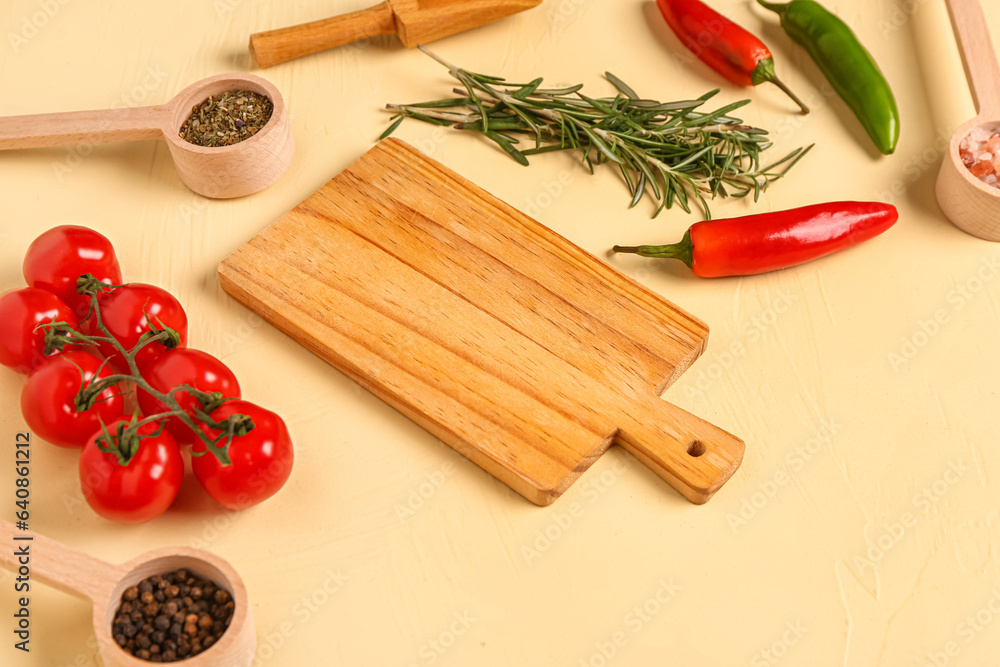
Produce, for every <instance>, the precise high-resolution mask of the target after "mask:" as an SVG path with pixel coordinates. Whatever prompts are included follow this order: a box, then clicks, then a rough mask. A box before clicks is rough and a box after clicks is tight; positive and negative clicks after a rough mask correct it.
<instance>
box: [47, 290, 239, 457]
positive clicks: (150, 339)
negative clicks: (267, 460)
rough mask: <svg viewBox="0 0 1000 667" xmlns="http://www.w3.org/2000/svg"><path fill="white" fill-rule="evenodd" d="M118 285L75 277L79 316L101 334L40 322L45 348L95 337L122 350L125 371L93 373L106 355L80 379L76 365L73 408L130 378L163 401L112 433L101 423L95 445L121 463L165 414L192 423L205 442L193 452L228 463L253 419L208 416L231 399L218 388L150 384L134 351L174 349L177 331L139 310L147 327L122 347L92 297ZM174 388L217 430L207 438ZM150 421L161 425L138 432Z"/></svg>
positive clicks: (90, 402)
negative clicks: (82, 304)
mask: <svg viewBox="0 0 1000 667" xmlns="http://www.w3.org/2000/svg"><path fill="white" fill-rule="evenodd" d="M118 287H123V285H107V284H106V283H102V282H100V281H97V280H96V279H95V278H94V277H93V276H92V275H91V274H85V275H82V276H80V277H79V278H78V279H77V291H78V292H79V293H80V294H89V295H90V312H89V313H88V314H87V316H86V317H85V318H84V319H85V320H86V319H87V318H89V317H93V318H94V322H95V326H96V327H97V329H98V330H99V331H100V332H101V333H103V334H104V335H103V336H88V335H86V334H83V333H81V332H79V331H76V330H75V329H73V328H72V326H70V325H69V324H68V323H67V322H48V323H43V324H40V325H39V326H40V327H44V328H45V339H46V346H47V347H46V351H47V352H48V351H49V347H48V345H49V344H50V342H51V345H52V347H53V349H59V350H61V349H63V346H65V345H69V344H72V345H93V344H97V343H107V344H109V345H111V346H112V347H113V348H114V349H115V352H116V353H117V354H119V355H121V357H122V359H124V360H125V363H126V364H127V365H128V372H127V373H115V374H113V375H109V376H107V377H105V378H98V374H99V372H100V370H101V369H103V368H104V366H105V365H107V363H108V360H107V359H104V360H103V361H102V363H101V366H100V367H99V368H98V371H97V372H95V373H94V374H93V375H92V376H91V380H90V381H89V382H88V381H86V380H85V377H86V375H85V374H84V371H83V369H82V368H80V367H79V366H77V370H79V372H80V391H79V392H78V394H77V396H76V399H75V401H74V402H75V403H76V409H77V410H78V411H83V410H87V409H89V408H90V407H92V406H93V404H94V403H95V402H96V401H97V399H98V397H100V395H101V394H102V393H103V392H104V390H105V389H108V388H111V387H115V386H117V385H119V384H121V383H123V382H130V383H132V384H134V385H135V387H136V388H137V389H140V390H142V391H144V392H146V393H147V394H149V395H150V396H152V397H153V398H155V399H156V400H157V401H159V402H160V403H162V404H163V405H164V406H166V407H167V410H165V411H163V412H160V413H157V414H154V415H147V416H145V417H143V418H142V419H137V418H133V420H132V421H131V422H129V423H128V425H127V426H126V425H125V423H121V424H119V426H118V428H117V429H116V432H115V433H114V434H112V433H110V432H109V431H108V429H107V427H106V426H105V425H104V424H103V423H102V424H101V430H102V434H101V435H100V436H99V437H98V439H97V440H98V443H97V444H98V447H99V448H100V449H101V451H103V452H106V453H110V454H114V455H115V457H116V458H117V459H118V462H119V463H120V464H121V465H128V463H129V461H131V460H132V457H133V456H134V455H135V453H136V452H137V451H138V450H139V443H140V441H141V439H142V438H144V437H152V436H155V435H157V434H159V432H160V431H161V430H162V429H163V427H164V425H165V424H166V420H167V419H169V418H171V417H176V418H177V419H179V420H180V421H181V422H182V423H183V424H184V425H185V426H187V427H188V428H189V429H191V431H192V432H193V433H194V434H195V436H196V437H197V438H198V439H199V440H201V442H202V443H203V444H204V445H205V451H203V452H199V453H197V454H194V453H192V455H193V456H202V455H204V454H205V453H207V452H211V453H212V454H213V455H214V456H215V457H216V458H217V459H218V460H219V463H221V464H222V465H230V464H231V463H232V461H231V460H230V458H229V444H230V442H231V441H232V439H233V437H234V436H242V435H246V434H247V433H249V432H250V431H251V430H252V429H253V428H254V423H253V420H252V419H251V418H250V417H249V416H248V415H244V414H234V415H230V416H229V417H227V418H226V419H225V420H224V421H221V422H220V421H216V420H214V419H212V418H211V417H210V416H209V415H210V413H211V412H213V411H214V410H215V409H216V408H218V407H219V406H220V405H222V403H224V402H225V401H227V400H230V399H227V398H224V397H223V395H222V394H221V393H219V392H213V393H209V392H204V391H201V390H199V389H197V388H196V387H192V386H191V385H181V386H178V387H173V388H172V389H171V390H170V391H169V392H168V393H163V392H160V391H157V390H156V389H154V388H153V386H152V385H150V384H149V382H147V381H146V380H145V378H143V377H142V373H140V372H139V367H138V365H137V364H136V361H135V358H136V354H137V353H138V352H139V351H140V350H142V349H143V348H144V347H146V346H147V345H150V344H151V343H159V344H161V345H163V346H164V347H165V348H167V349H168V350H171V349H174V348H176V347H177V346H178V345H179V344H180V335H179V334H178V333H177V331H175V330H174V329H171V328H170V327H168V326H166V325H164V324H163V322H162V321H161V320H160V319H159V318H157V317H156V316H150V314H149V313H147V312H146V311H145V310H143V313H144V314H145V316H146V321H147V323H149V328H150V330H149V331H148V332H147V333H145V334H143V336H142V337H141V338H140V340H139V342H138V343H137V344H136V345H135V347H133V348H132V349H131V350H126V349H125V346H124V345H122V343H121V342H120V341H119V340H118V339H116V338H115V337H114V336H113V335H112V334H111V331H110V330H109V329H108V328H107V326H106V325H105V323H104V320H103V319H102V317H101V306H100V303H99V302H98V299H97V295H98V294H99V293H110V292H112V291H113V290H114V289H116V288H118ZM74 365H75V364H74ZM178 391H184V392H187V393H188V395H190V396H192V397H194V398H195V399H196V400H197V401H198V402H199V403H200V404H201V409H200V410H195V411H194V412H195V415H196V416H197V418H198V421H200V422H202V423H203V424H204V425H205V426H207V427H208V428H210V429H212V430H215V431H219V432H220V434H219V435H218V436H217V437H216V438H210V437H209V436H208V435H207V434H206V433H205V432H204V430H203V429H202V428H200V427H199V425H198V424H197V423H195V420H194V419H193V418H192V417H191V414H190V413H189V411H188V410H185V409H184V408H183V407H182V406H181V404H180V402H179V401H178V400H177V397H176V396H175V394H176V392H178ZM151 423H159V424H160V428H159V429H157V430H156V432H155V433H152V434H141V433H139V429H140V428H142V427H143V426H145V425H147V424H151ZM220 443H221V444H220Z"/></svg>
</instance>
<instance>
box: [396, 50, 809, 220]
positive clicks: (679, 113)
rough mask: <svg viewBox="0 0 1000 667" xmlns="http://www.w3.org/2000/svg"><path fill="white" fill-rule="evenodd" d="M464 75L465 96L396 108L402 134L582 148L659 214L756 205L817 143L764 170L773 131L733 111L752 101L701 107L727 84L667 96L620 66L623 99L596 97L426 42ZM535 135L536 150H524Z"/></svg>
mask: <svg viewBox="0 0 1000 667" xmlns="http://www.w3.org/2000/svg"><path fill="white" fill-rule="evenodd" d="M418 48H420V50H421V51H423V52H424V53H426V54H427V55H429V56H430V57H431V58H434V59H435V60H437V61H438V62H439V63H441V64H442V65H444V66H445V67H447V68H448V73H449V74H450V75H451V76H452V77H454V78H455V79H457V80H458V82H459V83H460V84H461V87H460V88H455V89H454V90H453V92H454V93H455V94H456V95H458V97H453V98H449V99H441V100H433V101H430V102H420V103H416V104H387V105H386V109H388V110H389V111H392V112H393V113H394V115H393V118H392V119H393V121H394V122H393V123H392V124H391V125H390V126H389V128H388V129H386V131H385V132H383V133H382V136H381V137H379V139H384V138H385V137H387V136H389V135H390V134H392V132H393V131H395V129H396V128H397V127H399V124H400V123H402V122H403V120H404V119H405V118H416V119H417V120H422V121H424V122H428V123H433V124H435V125H451V126H452V127H454V128H455V129H458V130H472V131H476V132H480V133H481V134H482V135H483V136H485V137H486V138H487V139H490V140H491V141H493V142H495V143H496V144H497V145H498V146H499V147H500V148H501V149H503V151H504V152H506V153H507V154H508V155H510V156H511V157H512V158H513V159H514V160H516V161H517V162H519V163H521V164H523V165H527V164H528V157H529V156H531V155H536V154H538V153H545V152H549V151H555V150H577V151H579V152H580V155H581V159H582V161H583V163H584V164H586V165H587V167H588V169H590V172H591V173H593V172H594V165H595V164H605V163H612V164H615V165H616V166H617V167H618V169H619V171H620V173H621V175H622V178H623V179H624V181H625V184H626V185H627V186H628V189H629V194H630V195H631V196H632V202H631V205H630V207H631V206H635V205H636V204H638V203H639V202H640V201H641V200H642V198H643V196H644V195H646V194H647V193H648V194H650V196H652V197H653V199H654V200H656V201H658V202H659V205H658V206H657V207H656V210H655V211H654V213H653V217H656V216H657V215H659V213H660V211H662V210H663V209H664V208H670V207H672V206H673V205H674V203H677V204H678V205H679V206H680V207H681V208H683V209H684V210H685V211H687V212H688V213H690V212H691V205H690V201H691V199H692V198H694V200H695V201H697V203H698V204H699V205H700V206H701V207H702V208H703V209H704V212H705V217H707V218H710V217H711V212H710V211H709V208H708V201H707V199H714V198H715V197H727V196H731V197H745V196H747V195H749V194H750V193H751V192H752V193H753V197H754V201H756V200H757V199H758V198H759V197H760V193H761V192H762V191H763V190H764V189H765V188H767V186H768V184H769V183H771V182H772V181H774V180H777V179H779V178H781V177H782V176H784V175H785V174H786V173H787V172H788V170H789V169H791V168H792V166H793V165H795V163H796V162H798V161H799V160H800V159H801V158H802V156H803V155H805V154H806V153H807V152H809V149H810V148H812V146H808V147H806V148H798V149H796V150H794V151H792V152H791V153H789V154H788V155H786V156H785V157H783V158H781V159H780V160H778V161H777V162H774V163H771V164H768V165H767V166H763V167H762V166H761V162H760V155H761V153H762V152H763V151H764V150H766V149H767V148H769V147H770V146H771V142H770V141H769V140H768V138H767V132H766V131H765V130H762V129H759V128H756V127H752V126H750V125H745V124H743V121H741V120H740V119H739V118H735V117H733V116H731V115H730V112H732V111H735V110H736V109H739V108H740V107H742V106H745V105H746V104H749V103H750V100H743V101H740V102H734V103H732V104H728V105H726V106H723V107H720V108H718V109H716V110H714V111H708V112H705V111H700V110H699V109H700V108H701V107H702V105H704V104H705V102H707V101H708V100H709V99H711V98H712V96H714V95H715V94H716V93H718V92H719V91H718V90H713V91H711V92H709V93H706V94H705V95H702V96H701V97H699V98H698V99H696V100H686V101H680V102H665V103H664V102H658V101H656V100H649V99H644V98H641V97H639V95H638V94H637V93H636V92H635V91H634V90H633V89H632V88H631V87H629V86H628V84H626V83H625V82H624V81H622V80H621V79H619V78H618V77H616V76H615V75H614V74H612V73H611V72H606V73H605V76H606V77H607V79H608V81H610V82H611V84H612V85H613V86H614V87H615V89H616V90H617V91H618V93H617V94H616V95H615V96H614V97H597V98H591V97H587V96H586V95H584V94H583V93H582V92H580V91H581V90H582V88H583V85H582V84H581V85H576V86H569V87H563V88H543V87H542V79H540V78H539V79H535V80H534V81H530V82H528V83H509V82H507V81H505V80H504V79H502V78H500V77H496V76H487V75H485V74H477V73H475V72H470V71H468V70H465V69H461V68H459V67H456V66H454V65H452V64H451V63H449V62H447V61H445V60H443V59H442V58H441V57H440V56H438V55H436V54H435V53H433V52H431V51H430V50H428V49H426V48H424V47H423V46H421V47H418ZM519 135H521V136H522V137H523V135H527V137H528V141H530V142H531V143H532V144H533V147H528V148H519V147H518V146H519V145H520V143H521V142H520V139H519V138H518V136H519Z"/></svg>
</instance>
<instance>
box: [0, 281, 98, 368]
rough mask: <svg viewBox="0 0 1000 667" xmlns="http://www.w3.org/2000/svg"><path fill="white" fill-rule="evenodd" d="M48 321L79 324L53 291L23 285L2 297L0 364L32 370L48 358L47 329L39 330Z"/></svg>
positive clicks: (0, 307) (73, 325)
mask: <svg viewBox="0 0 1000 667" xmlns="http://www.w3.org/2000/svg"><path fill="white" fill-rule="evenodd" d="M44 322H66V323H68V324H69V325H70V326H72V327H73V328H74V329H76V328H78V327H79V324H78V323H77V320H76V316H75V315H73V311H71V310H70V308H69V306H67V305H66V304H65V303H63V301H62V300H61V299H60V298H59V297H57V296H56V295H55V294H53V293H52V292H48V291H46V290H43V289H38V288H37V287H23V288H21V289H17V290H12V291H10V292H7V293H5V294H4V295H3V296H0V364H3V365H4V366H9V367H10V368H13V369H14V370H16V371H17V372H18V373H28V372H29V371H31V370H32V369H34V368H37V367H38V366H39V364H41V363H42V362H44V361H47V360H48V359H49V356H46V354H45V332H44V331H43V330H41V329H39V330H37V331H35V327H36V326H38V325H39V324H42V323H44ZM56 353H58V351H57V352H56Z"/></svg>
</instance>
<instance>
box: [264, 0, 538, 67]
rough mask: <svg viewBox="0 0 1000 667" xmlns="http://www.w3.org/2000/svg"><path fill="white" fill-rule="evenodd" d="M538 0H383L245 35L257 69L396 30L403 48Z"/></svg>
mask: <svg viewBox="0 0 1000 667" xmlns="http://www.w3.org/2000/svg"><path fill="white" fill-rule="evenodd" d="M541 1H542V0H386V1H385V2H381V3H379V4H377V5H375V6H373V7H369V8H368V9H362V10H360V11H356V12H351V13H350V14H344V15H341V16H334V17H333V18H328V19H321V20H319V21H311V22H309V23H303V24H301V25H295V26H289V27H287V28H278V29H276V30H268V31H265V32H258V33H254V34H253V35H250V55H251V56H252V57H253V60H254V62H255V63H257V66H258V67H272V66H273V65H278V64H280V63H283V62H287V61H289V60H294V59H295V58H301V57H302V56H307V55H309V54H312V53H316V52H318V51H324V50H326V49H332V48H335V47H338V46H343V45H344V44H350V43H351V42H356V41H358V40H362V39H366V38H368V37H374V36H376V35H385V34H392V33H396V34H397V35H399V39H400V41H401V42H402V43H403V46H406V47H407V48H413V47H415V46H417V45H418V44H426V43H428V42H433V41H434V40H436V39H441V38H442V37H448V36H449V35H454V34H455V33H458V32H463V31H465V30H471V29H473V28H478V27H479V26H483V25H486V24H487V23H492V22H493V21H498V20H500V19H502V18H505V17H507V16H510V15H511V14H516V13H517V12H523V11H524V10H526V9H531V8H532V7H535V6H537V5H539V4H540V3H541Z"/></svg>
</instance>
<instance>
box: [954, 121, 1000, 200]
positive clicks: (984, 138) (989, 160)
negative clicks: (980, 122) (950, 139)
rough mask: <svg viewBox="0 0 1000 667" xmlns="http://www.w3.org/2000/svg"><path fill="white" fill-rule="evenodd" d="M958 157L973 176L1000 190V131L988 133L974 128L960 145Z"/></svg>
mask: <svg viewBox="0 0 1000 667" xmlns="http://www.w3.org/2000/svg"><path fill="white" fill-rule="evenodd" d="M958 155H959V157H960V158H961V160H962V164H964V165H965V166H966V167H968V168H969V171H970V172H972V175H973V176H975V177H976V178H978V179H979V180H981V181H982V182H984V183H986V184H987V185H991V186H993V187H995V188H1000V180H998V179H997V175H998V174H1000V129H995V130H993V131H992V132H987V131H986V130H985V129H983V128H981V127H975V128H972V131H971V132H969V135H968V136H967V137H965V138H964V139H962V141H961V143H960V144H959V149H958Z"/></svg>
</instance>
